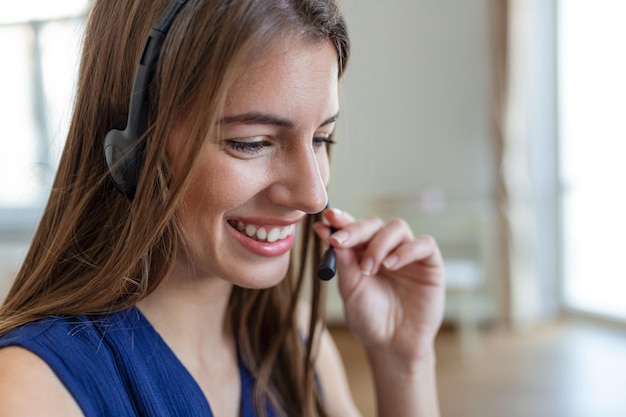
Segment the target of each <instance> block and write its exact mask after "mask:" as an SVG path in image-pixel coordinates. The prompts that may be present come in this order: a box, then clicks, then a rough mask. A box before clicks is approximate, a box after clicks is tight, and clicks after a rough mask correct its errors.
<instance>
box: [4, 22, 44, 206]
mask: <svg viewBox="0 0 626 417" xmlns="http://www.w3.org/2000/svg"><path fill="white" fill-rule="evenodd" d="M28 35H29V33H28V31H26V29H25V28H21V27H7V28H0V52H1V53H2V54H3V56H4V57H11V65H2V73H1V74H2V76H1V77H0V91H2V98H0V114H2V115H3V116H4V117H6V119H3V120H7V121H8V122H9V123H1V124H0V143H1V144H2V149H3V152H0V178H2V187H0V204H1V205H2V206H13V205H32V204H33V203H34V202H35V201H36V199H37V192H36V191H37V190H36V188H35V187H33V186H32V180H33V178H32V174H33V168H34V166H35V163H34V161H37V160H39V158H38V157H37V156H38V155H37V153H36V152H37V137H38V136H37V132H36V131H35V126H36V124H35V120H34V119H33V111H32V99H31V97H32V96H33V86H32V85H31V83H30V79H29V78H28V77H27V76H25V74H29V73H30V70H29V65H28V62H29V59H30V57H29V56H28V50H29V48H28V43H29V42H31V41H32V39H30V38H29V36H28Z"/></svg>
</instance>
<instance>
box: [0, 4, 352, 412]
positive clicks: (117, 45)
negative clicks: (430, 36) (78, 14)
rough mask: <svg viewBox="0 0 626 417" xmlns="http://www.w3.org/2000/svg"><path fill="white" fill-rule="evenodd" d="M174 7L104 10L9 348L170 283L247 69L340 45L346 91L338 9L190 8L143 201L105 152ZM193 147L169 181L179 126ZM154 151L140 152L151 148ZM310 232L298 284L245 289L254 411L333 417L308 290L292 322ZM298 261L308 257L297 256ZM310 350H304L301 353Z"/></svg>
mask: <svg viewBox="0 0 626 417" xmlns="http://www.w3.org/2000/svg"><path fill="white" fill-rule="evenodd" d="M166 4H167V1H166V0H158V1H155V0H95V1H94V4H93V6H92V9H91V11H90V15H89V21H88V25H87V30H86V36H85V39H84V45H83V53H82V60H81V67H80V75H79V80H78V91H77V99H76V103H75V111H74V114H73V118H72V122H71V125H70V130H69V133H68V137H67V142H66V145H65V148H64V151H63V154H62V157H61V161H60V164H59V169H58V171H57V175H56V178H55V181H54V184H53V187H52V190H51V193H50V197H49V200H48V203H47V206H46V209H45V211H44V214H43V216H42V219H41V221H40V224H39V226H38V228H37V231H36V233H35V236H34V238H33V241H32V243H31V247H30V249H29V251H28V253H27V255H26V258H25V260H24V263H23V265H22V267H21V269H20V271H19V272H18V275H17V277H16V279H15V282H14V284H13V286H12V288H11V289H10V291H9V293H8V295H7V298H6V299H5V301H4V304H3V305H2V307H1V308H0V334H4V333H6V332H8V331H9V330H11V329H14V328H16V327H18V326H20V325H23V324H25V323H28V322H32V321H35V320H38V319H41V318H44V317H47V316H50V315H63V316H65V315H75V314H106V313H110V312H114V311H119V310H122V309H125V308H128V307H130V306H132V305H134V304H136V303H137V302H138V301H139V300H141V299H143V298H144V297H146V296H147V295H148V294H150V293H151V292H152V291H153V290H154V289H155V288H156V287H157V286H158V285H159V283H160V282H161V281H162V279H163V278H164V276H165V275H166V274H167V272H168V270H169V268H170V266H171V264H172V261H173V260H174V259H175V257H176V251H177V250H178V249H179V248H180V246H181V243H182V241H183V240H182V234H181V229H180V227H179V225H178V223H177V218H176V215H175V213H176V209H177V207H178V204H179V203H180V200H181V196H182V192H183V191H184V188H185V186H186V183H187V179H188V178H189V173H190V172H191V170H192V169H193V166H194V162H195V156H196V155H197V154H198V153H199V152H198V150H199V149H200V147H201V146H202V142H203V141H204V140H205V138H206V137H207V136H208V135H211V134H213V133H214V131H213V129H214V127H215V125H216V122H217V120H218V117H219V116H220V111H221V109H222V107H223V104H224V101H225V98H226V94H227V93H228V89H229V86H230V85H231V84H232V82H233V78H234V74H235V72H236V69H237V68H238V67H240V66H241V65H242V63H244V62H245V60H246V59H250V58H251V54H253V53H258V52H254V51H259V50H263V49H264V47H265V46H266V45H271V44H272V42H276V40H277V39H281V38H284V36H286V35H295V36H300V37H304V38H305V39H307V40H309V41H311V42H323V41H327V40H328V39H330V40H331V41H332V42H333V43H334V44H335V46H336V48H337V56H338V62H339V74H338V76H339V77H340V76H341V75H342V74H343V71H344V69H345V65H346V62H347V58H348V54H349V41H348V36H347V31H346V27H345V23H344V21H343V19H342V17H341V16H340V14H339V12H338V9H337V6H336V5H335V3H334V1H333V0H237V1H235V0H219V1H218V0H189V1H188V2H187V4H186V5H185V6H184V7H183V9H182V10H181V12H180V13H179V14H178V15H177V17H176V19H175V21H174V23H173V25H172V27H171V29H170V32H169V34H168V36H167V38H166V40H165V44H164V46H163V50H162V53H161V57H160V59H159V63H158V66H157V68H156V73H155V77H154V80H153V85H152V87H151V91H150V104H151V106H150V115H149V128H148V132H147V134H146V135H145V136H146V138H149V139H148V144H147V147H146V152H145V161H144V164H143V169H142V173H141V176H140V180H139V185H138V188H137V193H136V196H135V198H134V199H133V201H132V202H131V201H128V200H126V199H125V198H124V197H123V196H122V195H121V194H120V193H118V192H117V191H116V190H115V189H114V187H113V185H112V183H111V181H110V180H109V178H108V170H107V167H106V163H105V160H104V155H103V139H104V136H105V134H106V132H107V131H108V129H109V128H110V127H111V124H112V123H113V121H114V119H115V118H116V117H118V116H119V115H122V114H124V113H127V112H128V101H129V96H130V92H131V87H132V81H133V74H134V72H135V69H136V62H137V61H138V59H139V54H140V53H141V49H142V47H143V43H144V42H145V39H146V37H147V34H148V32H149V30H150V28H151V27H152V26H153V25H154V23H155V22H156V20H157V19H158V17H159V15H160V13H162V11H163V10H164V9H165V6H166ZM183 120H184V122H185V124H186V126H187V128H188V130H187V132H188V137H189V145H188V146H189V148H188V150H189V152H187V153H186V155H188V157H187V159H188V160H187V161H185V163H184V164H181V166H186V167H188V170H187V172H184V173H182V175H177V176H175V177H174V176H172V175H170V171H169V170H168V161H167V155H166V152H165V149H166V141H167V140H168V138H169V136H170V134H171V132H172V129H173V127H174V126H176V125H177V123H180V122H181V121H183ZM146 138H144V139H143V140H146ZM313 221H315V218H314V216H312V215H311V216H308V218H307V219H306V222H305V224H304V225H302V227H301V228H300V232H301V233H300V234H301V242H300V244H299V245H298V248H299V251H296V250H294V251H293V252H292V262H291V264H290V269H289V273H288V275H289V276H288V277H287V279H285V280H283V281H282V282H281V283H280V284H279V285H277V286H275V287H273V288H270V289H265V290H246V289H242V288H234V290H233V293H232V295H231V300H230V304H229V312H230V320H231V322H232V324H233V331H234V332H235V336H236V337H237V340H238V343H239V349H240V353H241V355H242V357H243V359H244V361H245V362H246V364H247V366H248V367H249V368H250V369H251V371H252V373H253V374H254V375H255V377H256V381H257V382H256V385H255V400H256V402H255V403H256V405H257V408H258V411H259V413H260V414H261V415H263V414H264V412H263V411H262V408H263V407H262V405H263V401H262V399H263V398H267V399H269V400H270V401H271V402H272V403H273V404H274V406H275V407H276V408H277V409H279V410H280V412H281V414H282V415H290V416H319V415H325V413H324V412H323V407H322V406H321V399H320V393H319V387H318V386H317V384H316V383H315V379H314V371H313V367H312V361H313V357H314V351H315V341H316V338H317V335H318V333H319V328H320V324H323V323H322V321H323V319H322V315H321V313H320V310H321V304H322V300H323V294H322V293H323V288H321V286H320V284H319V282H318V281H317V280H315V279H313V280H311V282H312V290H311V294H312V297H311V320H310V325H309V329H302V330H304V333H301V332H300V331H299V330H298V327H297V324H296V320H295V310H296V305H297V301H298V299H299V297H300V293H301V289H302V287H303V282H304V280H305V277H310V275H311V274H310V272H309V271H308V270H309V269H311V268H310V267H311V266H312V263H313V262H312V261H311V259H319V253H320V251H321V247H320V246H321V245H320V242H319V240H318V239H316V238H315V237H314V236H313V234H312V233H310V232H309V231H310V230H311V227H310V226H311V223H312V222H313ZM296 252H299V254H296ZM303 339H306V340H305V341H303Z"/></svg>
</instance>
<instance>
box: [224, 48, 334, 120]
mask: <svg viewBox="0 0 626 417" xmlns="http://www.w3.org/2000/svg"><path fill="white" fill-rule="evenodd" d="M338 71H339V68H338V60H337V51H336V49H335V47H334V45H333V43H332V42H331V41H330V40H328V41H324V42H317V43H314V42H311V41H308V40H304V39H298V38H290V39H286V40H283V41H281V42H278V43H276V44H275V45H272V46H271V47H268V48H264V50H262V51H259V52H256V53H254V55H253V56H252V57H250V58H249V59H248V60H247V61H246V64H245V65H242V66H241V67H240V68H239V69H238V70H237V73H236V77H235V81H234V83H233V85H232V87H231V88H230V89H229V91H228V93H227V98H226V106H225V111H224V112H225V114H226V115H228V114H231V113H237V112H247V111H269V112H274V113H277V114H280V115H284V116H289V115H290V114H294V115H295V114H297V113H302V112H312V114H311V116H312V117H313V116H318V113H323V114H321V116H319V117H328V115H329V114H334V113H336V112H337V110H338V74H339V73H338Z"/></svg>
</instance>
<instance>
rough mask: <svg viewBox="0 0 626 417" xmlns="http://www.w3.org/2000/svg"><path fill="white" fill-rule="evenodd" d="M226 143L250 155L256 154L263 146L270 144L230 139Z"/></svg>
mask: <svg viewBox="0 0 626 417" xmlns="http://www.w3.org/2000/svg"><path fill="white" fill-rule="evenodd" d="M226 144H227V145H228V146H229V147H230V148H231V149H232V150H234V151H236V152H241V153H245V154H248V155H256V154H257V153H259V152H261V151H262V150H263V148H265V147H267V146H269V143H268V142H239V141H236V140H229V141H227V142H226Z"/></svg>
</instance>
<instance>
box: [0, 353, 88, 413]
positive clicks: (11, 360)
mask: <svg viewBox="0 0 626 417" xmlns="http://www.w3.org/2000/svg"><path fill="white" fill-rule="evenodd" d="M0 398H2V401H0V417H12V416H25V415H28V416H33V417H37V416H68V417H72V416H82V415H83V414H82V412H81V410H80V408H79V407H78V405H77V404H76V402H75V401H74V399H73V398H72V396H71V395H70V393H69V392H68V391H67V390H66V389H65V387H64V386H63V384H62V383H61V381H60V380H59V379H58V378H57V377H56V375H55V374H54V372H53V371H52V369H50V367H49V366H48V365H47V364H46V363H45V362H44V361H43V360H42V359H41V358H40V357H39V356H37V355H35V354H34V353H32V352H30V351H28V350H26V349H23V348H20V347H13V346H11V347H5V348H2V349H0Z"/></svg>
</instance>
